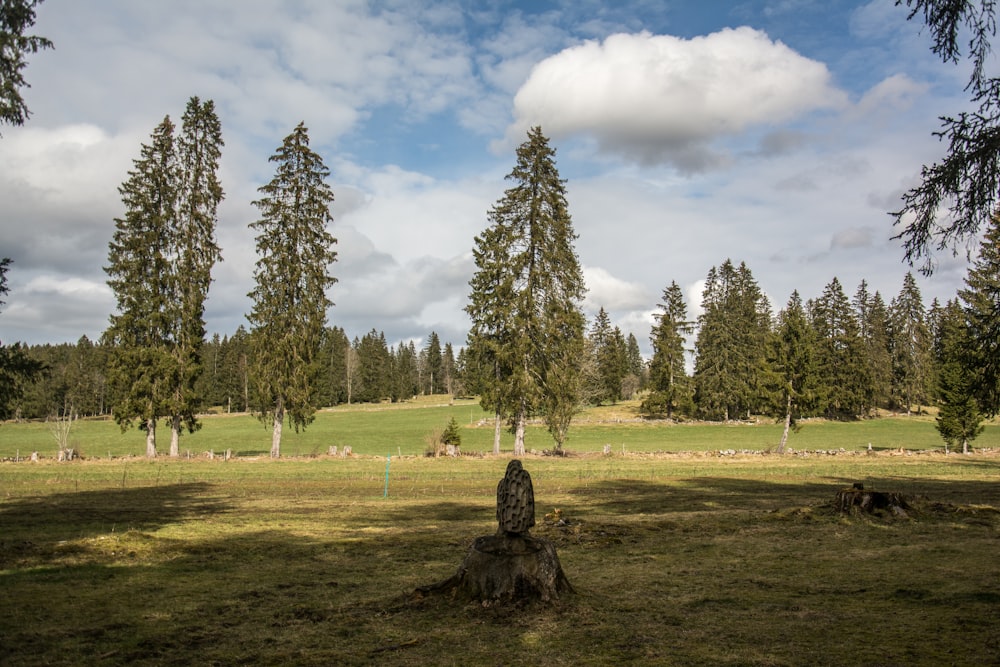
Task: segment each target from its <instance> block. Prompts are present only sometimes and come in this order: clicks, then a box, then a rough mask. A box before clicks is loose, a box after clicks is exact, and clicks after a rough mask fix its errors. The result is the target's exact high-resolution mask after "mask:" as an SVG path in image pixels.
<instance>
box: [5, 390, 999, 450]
mask: <svg viewBox="0 0 1000 667" xmlns="http://www.w3.org/2000/svg"><path fill="white" fill-rule="evenodd" d="M637 407H638V405H637V403H635V402H630V403H624V404H621V405H618V406H610V407H608V406H605V407H601V408H592V409H589V410H586V411H584V412H583V413H582V414H581V415H579V417H578V418H577V419H576V420H575V421H574V424H573V427H572V428H571V429H570V433H569V440H568V442H567V444H566V449H567V450H569V451H570V452H576V453H587V452H602V451H603V449H604V446H605V445H610V446H611V449H612V451H613V452H614V453H617V454H621V453H638V452H686V451H690V452H706V451H716V450H753V451H765V450H770V449H774V448H775V447H776V446H777V445H778V442H779V441H780V439H781V431H782V424H779V423H775V422H774V421H772V420H762V421H759V422H754V423H733V424H716V423H681V424H672V423H666V422H647V421H643V420H641V419H640V418H639V417H638V410H637ZM452 418H454V419H455V421H456V422H458V424H459V425H460V426H461V434H462V448H461V449H462V452H463V453H465V454H472V453H486V452H491V451H492V449H493V421H492V417H491V416H490V415H488V414H486V413H485V412H483V410H482V409H481V408H480V407H479V404H478V403H477V402H476V401H472V400H457V401H449V400H448V399H447V397H442V396H430V397H421V398H419V399H417V400H415V401H412V402H407V403H402V404H397V405H389V404H384V405H371V404H363V405H353V406H340V407H337V408H332V409H327V410H321V411H319V412H317V413H316V419H315V421H314V422H313V423H312V424H311V425H309V427H308V428H306V429H305V430H304V431H300V432H298V433H296V432H295V431H294V430H292V429H290V428H286V429H285V433H284V436H283V438H282V445H281V446H282V454H284V455H286V456H292V457H297V456H318V455H325V454H327V453H328V452H329V451H330V447H334V446H335V447H337V449H338V452H342V451H343V449H344V447H345V446H350V447H351V450H352V452H353V453H354V454H355V455H362V454H363V455H381V456H388V455H392V456H413V455H421V454H423V453H425V452H426V451H427V450H428V448H429V444H430V441H432V440H433V438H434V436H435V435H436V434H440V432H441V431H443V430H444V428H445V426H447V424H448V421H449V420H450V419H452ZM201 423H202V428H201V429H200V430H198V431H196V432H195V433H191V434H188V433H185V434H184V435H183V436H182V438H181V445H180V449H181V453H182V456H183V457H184V458H187V457H192V458H193V457H200V456H204V455H205V454H206V453H213V454H216V455H223V454H224V453H225V452H226V451H229V452H231V454H232V455H233V456H238V457H257V456H267V455H268V453H269V451H270V447H271V430H270V426H269V425H265V424H263V423H261V422H260V421H259V420H257V419H256V418H254V417H253V416H251V415H248V414H232V415H219V414H216V415H207V416H205V417H203V418H202V420H201ZM144 438H145V434H144V432H142V431H140V430H138V428H133V429H131V430H129V431H127V432H125V433H122V431H121V429H120V428H119V427H118V426H117V425H116V424H115V423H114V422H113V421H111V420H110V419H101V420H87V419H81V420H77V421H75V422H74V423H73V425H72V426H71V428H70V432H69V436H68V442H69V445H70V446H71V447H73V448H74V449H75V450H76V451H77V452H78V453H80V454H81V455H82V456H84V457H86V458H109V457H113V458H120V457H123V456H140V455H144V453H145V440H144ZM169 438H170V433H169V431H168V430H167V429H165V428H162V427H161V428H160V429H159V431H158V433H157V442H158V449H159V451H160V452H165V451H166V449H167V447H168V445H169ZM525 441H526V443H527V447H528V448H533V449H535V450H537V451H538V452H542V451H545V450H547V449H550V448H551V447H552V439H551V438H550V437H549V435H548V433H547V432H546V430H545V428H544V426H542V425H541V424H540V423H537V424H533V425H530V426H529V427H528V429H527V435H526V438H525ZM512 442H513V441H512V436H511V435H510V434H509V433H507V432H506V431H504V433H503V439H502V448H503V449H506V450H510V449H512V448H513V444H512ZM869 444H871V446H872V449H873V450H876V451H886V450H893V449H900V448H902V449H905V450H934V449H943V448H944V443H943V441H942V440H941V437H940V436H939V435H938V433H937V431H936V430H935V429H934V420H933V417H932V416H928V415H922V416H920V417H916V416H914V417H891V418H884V419H873V420H866V421H858V422H827V421H823V420H818V421H814V422H809V421H807V422H804V423H803V424H802V426H801V428H800V429H799V431H798V432H795V433H792V434H791V435H790V439H789V442H788V447H790V448H792V449H794V450H831V449H837V450H839V449H844V450H846V451H848V452H861V451H866V450H867V449H868V445H869ZM973 444H974V445H975V446H976V447H994V448H995V447H1000V427H998V425H997V423H996V422H993V423H990V424H988V425H987V426H986V431H985V432H984V433H983V434H982V435H981V436H979V438H978V439H977V440H976V441H975V442H974V443H973ZM36 451H37V452H38V453H39V455H40V456H42V457H43V458H44V457H49V458H54V457H55V456H56V454H57V452H58V447H57V444H56V439H55V435H54V431H53V428H52V425H51V424H47V423H45V422H27V423H21V424H13V423H8V424H4V425H2V426H0V459H3V458H28V457H30V456H31V453H32V452H36Z"/></svg>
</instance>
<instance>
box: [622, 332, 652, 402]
mask: <svg viewBox="0 0 1000 667" xmlns="http://www.w3.org/2000/svg"><path fill="white" fill-rule="evenodd" d="M625 349H626V353H625V357H626V359H627V364H626V365H627V367H628V376H627V378H626V381H627V382H628V381H631V382H632V383H633V385H634V388H633V389H632V391H629V392H626V394H627V396H626V398H631V397H632V396H633V395H635V393H636V392H639V391H642V390H643V389H645V388H646V384H647V382H648V379H649V378H648V372H647V369H646V360H645V359H643V358H642V350H640V349H639V340H638V339H637V338H636V337H635V334H634V333H632V332H629V335H628V338H626V339H625Z"/></svg>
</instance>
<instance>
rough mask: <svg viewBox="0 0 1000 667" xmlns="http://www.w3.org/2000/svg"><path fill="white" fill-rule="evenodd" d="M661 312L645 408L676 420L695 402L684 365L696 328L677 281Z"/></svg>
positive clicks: (654, 332)
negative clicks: (687, 406) (687, 348)
mask: <svg viewBox="0 0 1000 667" xmlns="http://www.w3.org/2000/svg"><path fill="white" fill-rule="evenodd" d="M659 308H660V312H659V313H656V314H654V315H653V317H654V318H655V319H656V324H654V325H653V329H652V332H651V333H650V341H651V342H652V344H653V358H652V360H651V361H650V362H649V385H650V389H652V393H651V394H650V396H649V397H648V398H647V399H646V401H645V402H644V403H645V407H644V408H643V410H644V412H645V413H646V414H659V413H661V411H662V414H664V415H665V416H666V417H667V419H672V418H673V416H674V413H675V412H676V411H677V410H678V408H680V407H681V406H685V405H688V404H689V403H690V401H691V398H690V397H691V384H690V378H688V376H687V370H686V369H685V367H684V365H685V361H684V344H685V342H686V341H687V338H688V336H690V335H691V332H692V330H693V328H694V323H693V322H691V321H689V320H688V314H687V305H685V303H684V292H682V291H681V288H680V286H679V285H678V284H677V282H676V281H671V282H670V285H669V286H668V287H666V288H665V289H664V290H663V300H662V301H661V302H660V305H659Z"/></svg>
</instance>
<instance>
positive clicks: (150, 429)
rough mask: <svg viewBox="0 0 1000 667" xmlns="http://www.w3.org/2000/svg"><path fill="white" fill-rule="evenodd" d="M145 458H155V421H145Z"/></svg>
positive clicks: (153, 419) (151, 419)
mask: <svg viewBox="0 0 1000 667" xmlns="http://www.w3.org/2000/svg"><path fill="white" fill-rule="evenodd" d="M146 458H148V459H155V458H156V419H155V418H150V419H147V420H146Z"/></svg>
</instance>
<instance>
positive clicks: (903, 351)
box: [889, 273, 931, 414]
mask: <svg viewBox="0 0 1000 667" xmlns="http://www.w3.org/2000/svg"><path fill="white" fill-rule="evenodd" d="M889 331H890V334H889V341H890V347H891V350H892V370H893V394H894V395H895V397H896V400H897V402H898V403H899V405H900V406H901V407H903V408H904V409H905V410H906V414H910V410H911V408H912V406H914V405H916V407H917V414H919V413H920V405H921V404H922V403H923V402H924V401H925V400H926V398H927V387H928V382H929V380H930V348H931V338H930V333H929V332H928V330H927V323H926V312H925V310H924V304H923V300H922V299H921V296H920V288H919V287H918V286H917V281H916V279H915V278H914V277H913V274H912V273H907V274H906V276H905V277H904V278H903V287H902V289H901V290H900V292H899V296H897V297H896V298H895V299H893V300H892V303H891V304H890V305H889Z"/></svg>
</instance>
